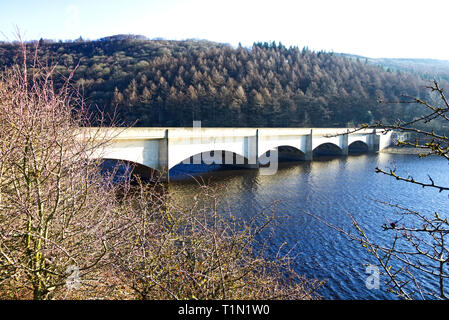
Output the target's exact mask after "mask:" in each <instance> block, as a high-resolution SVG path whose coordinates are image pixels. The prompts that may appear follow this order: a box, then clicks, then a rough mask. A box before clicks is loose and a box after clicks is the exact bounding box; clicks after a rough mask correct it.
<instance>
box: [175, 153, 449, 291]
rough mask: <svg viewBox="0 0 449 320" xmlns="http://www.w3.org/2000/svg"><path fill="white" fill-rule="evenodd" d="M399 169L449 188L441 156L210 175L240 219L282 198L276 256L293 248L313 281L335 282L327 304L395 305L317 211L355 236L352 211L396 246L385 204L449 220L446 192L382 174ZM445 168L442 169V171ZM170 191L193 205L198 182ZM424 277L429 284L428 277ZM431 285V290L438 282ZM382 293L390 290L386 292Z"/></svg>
mask: <svg viewBox="0 0 449 320" xmlns="http://www.w3.org/2000/svg"><path fill="white" fill-rule="evenodd" d="M376 166H379V167H381V168H389V167H391V168H394V167H397V168H398V173H401V174H405V175H409V174H410V175H413V177H414V178H415V179H423V180H426V179H428V178H427V175H428V174H430V175H431V176H432V177H434V180H435V182H436V183H437V182H438V183H440V184H445V185H449V175H448V174H447V163H446V162H445V161H444V160H443V159H439V158H426V159H418V158H417V157H416V156H410V155H392V154H378V155H361V156H356V157H352V156H350V157H346V158H335V159H330V160H318V161H313V162H302V163H296V164H293V165H292V164H290V165H285V166H284V165H283V166H281V167H280V169H279V171H278V173H277V174H276V175H273V176H261V175H258V174H257V171H254V170H253V171H249V170H238V171H228V172H220V173H217V172H214V173H213V174H212V175H209V174H206V175H205V176H206V177H207V178H208V179H209V178H210V183H211V184H212V185H214V186H216V187H218V190H220V195H219V197H220V199H221V200H222V201H223V206H224V207H227V208H229V209H230V210H231V211H232V212H233V214H234V215H237V216H240V217H242V218H245V219H247V218H250V217H252V216H253V215H254V214H256V213H257V212H260V211H261V210H262V209H263V208H266V207H267V206H269V205H270V204H272V203H273V202H274V201H277V200H279V201H280V202H279V204H278V205H277V207H276V213H277V215H278V216H280V219H279V221H277V223H276V225H277V227H278V228H277V232H276V234H275V236H274V237H273V238H272V239H271V240H270V241H271V248H270V252H271V253H272V254H275V253H277V251H278V248H279V246H280V245H281V244H282V243H284V242H286V243H287V246H286V247H285V248H284V251H285V252H287V251H288V250H291V252H290V254H291V255H292V256H293V257H295V269H296V270H297V271H298V272H299V273H301V274H304V275H306V276H308V277H311V278H318V279H328V281H327V284H326V286H324V287H323V288H322V289H321V290H320V294H322V296H323V297H324V298H327V299H386V298H388V299H394V298H395V297H394V296H391V295H388V294H387V293H386V292H385V290H368V289H367V288H366V286H365V280H366V278H367V276H368V275H369V274H367V273H366V272H365V269H366V264H370V263H373V264H374V263H375V262H376V261H375V260H374V259H373V257H371V256H370V255H369V254H368V253H367V251H366V250H365V249H364V248H362V247H361V246H360V244H359V243H357V242H354V241H349V240H348V239H347V238H346V237H345V236H343V235H342V234H341V233H339V232H338V231H336V230H333V229H331V228H329V227H328V226H327V225H325V224H323V223H321V222H319V221H317V220H316V219H314V218H312V217H311V216H310V215H307V214H306V213H305V212H310V213H312V214H314V215H316V216H318V217H320V218H322V219H324V220H326V221H327V222H329V223H332V224H334V225H336V226H339V227H342V228H343V229H345V230H353V229H352V224H351V220H350V219H349V218H348V216H347V213H350V214H352V215H353V216H354V218H355V219H356V220H357V221H358V222H359V223H360V225H361V226H363V227H364V228H365V230H366V232H367V233H368V234H369V236H370V238H371V240H374V241H377V242H380V243H386V242H387V241H389V240H390V238H389V235H388V233H387V232H383V231H382V229H381V225H382V224H384V223H385V222H388V221H394V219H397V218H398V217H397V215H395V210H394V209H392V208H390V207H388V206H385V205H383V204H381V203H379V202H376V201H375V199H377V200H381V201H386V202H388V201H390V200H392V201H394V202H395V203H398V204H401V205H404V206H408V207H412V208H414V209H419V210H423V211H427V212H433V211H435V210H437V211H439V212H440V213H442V214H447V208H446V206H447V201H448V195H447V193H441V194H440V193H438V192H437V191H435V190H431V189H428V188H426V189H422V188H420V187H418V186H414V185H410V184H407V183H404V182H401V181H396V180H394V179H391V178H390V177H387V176H385V175H382V174H376V173H375V168H376ZM442 168H443V169H442ZM170 188H171V189H172V190H173V191H176V192H177V193H179V195H184V197H179V199H183V200H182V201H189V200H188V199H189V197H191V196H192V195H193V194H195V192H197V190H198V185H197V184H196V183H195V182H192V181H190V182H189V181H187V182H186V181H184V182H175V183H173V184H172V185H171V186H170ZM423 279H424V278H423ZM424 280H426V281H425V282H424V283H425V286H426V287H428V288H431V287H432V285H433V284H432V281H431V279H424ZM381 289H386V288H382V287H381Z"/></svg>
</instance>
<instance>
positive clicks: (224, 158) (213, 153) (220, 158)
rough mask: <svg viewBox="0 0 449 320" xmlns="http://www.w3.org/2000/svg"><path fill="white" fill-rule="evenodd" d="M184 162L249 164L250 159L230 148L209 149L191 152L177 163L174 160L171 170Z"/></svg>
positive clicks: (186, 163)
mask: <svg viewBox="0 0 449 320" xmlns="http://www.w3.org/2000/svg"><path fill="white" fill-rule="evenodd" d="M183 164H185V165H188V164H198V165H200V164H204V165H247V164H249V160H248V158H246V157H244V156H243V155H242V154H240V153H237V152H234V151H230V150H207V151H203V152H196V153H194V154H191V155H189V156H187V157H186V158H184V159H182V160H181V161H179V162H177V163H174V162H172V164H171V165H170V167H169V170H170V169H172V168H174V167H176V166H179V165H183Z"/></svg>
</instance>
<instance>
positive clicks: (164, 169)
mask: <svg viewBox="0 0 449 320" xmlns="http://www.w3.org/2000/svg"><path fill="white" fill-rule="evenodd" d="M158 144H159V146H158V147H159V148H158V167H157V170H158V171H159V173H160V177H159V179H160V180H161V181H162V182H170V174H169V171H170V169H169V140H168V129H166V130H165V132H164V138H162V139H159V140H158Z"/></svg>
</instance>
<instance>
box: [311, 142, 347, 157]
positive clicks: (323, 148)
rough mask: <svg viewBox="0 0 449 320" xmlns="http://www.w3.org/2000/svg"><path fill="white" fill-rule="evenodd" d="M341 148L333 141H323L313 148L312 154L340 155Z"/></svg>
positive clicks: (341, 152) (341, 153)
mask: <svg viewBox="0 0 449 320" xmlns="http://www.w3.org/2000/svg"><path fill="white" fill-rule="evenodd" d="M341 155H343V150H342V149H341V148H340V146H338V145H337V144H335V143H332V142H324V143H322V144H320V145H317V146H316V147H315V148H314V149H313V156H314V157H315V156H341Z"/></svg>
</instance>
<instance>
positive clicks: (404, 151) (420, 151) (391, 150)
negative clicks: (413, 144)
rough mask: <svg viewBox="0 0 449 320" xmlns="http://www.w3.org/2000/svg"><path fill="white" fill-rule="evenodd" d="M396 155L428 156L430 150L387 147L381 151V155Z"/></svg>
mask: <svg viewBox="0 0 449 320" xmlns="http://www.w3.org/2000/svg"><path fill="white" fill-rule="evenodd" d="M380 152H381V153H394V154H428V153H430V152H429V150H428V149H423V148H401V147H387V148H385V149H382V150H380V151H379V153H380Z"/></svg>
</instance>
